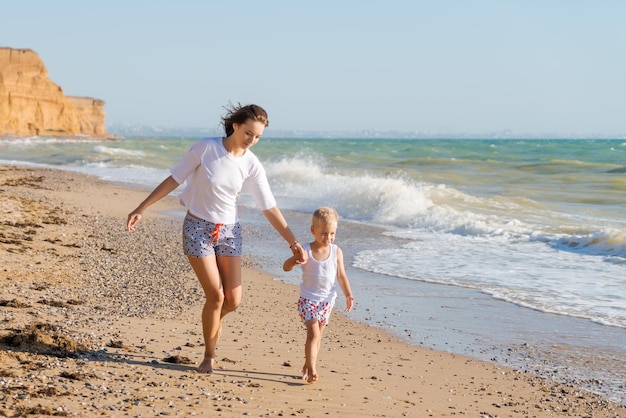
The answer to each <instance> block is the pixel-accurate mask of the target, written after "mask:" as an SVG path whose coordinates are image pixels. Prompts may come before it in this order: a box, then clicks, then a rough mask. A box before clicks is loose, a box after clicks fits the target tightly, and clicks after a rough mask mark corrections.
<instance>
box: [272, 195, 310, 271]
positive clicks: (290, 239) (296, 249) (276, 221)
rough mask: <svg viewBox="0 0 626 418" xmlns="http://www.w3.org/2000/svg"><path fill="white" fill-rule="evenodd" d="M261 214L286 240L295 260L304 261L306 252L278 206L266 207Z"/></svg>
mask: <svg viewBox="0 0 626 418" xmlns="http://www.w3.org/2000/svg"><path fill="white" fill-rule="evenodd" d="M263 215H265V217H266V218H267V220H268V221H269V222H270V224H271V225H272V226H273V227H274V229H275V230H276V232H278V233H279V234H280V236H281V237H283V238H284V239H285V241H287V244H288V245H289V248H290V249H291V251H292V252H293V255H294V256H296V260H297V262H298V263H299V264H303V263H306V260H307V254H306V251H304V248H302V244H300V242H298V240H297V239H296V236H295V235H294V233H293V232H291V229H289V225H287V221H286V220H285V217H284V216H283V214H282V212H281V211H280V209H278V207H276V206H274V207H273V208H271V209H267V210H264V211H263Z"/></svg>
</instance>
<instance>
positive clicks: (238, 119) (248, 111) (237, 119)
mask: <svg viewBox="0 0 626 418" xmlns="http://www.w3.org/2000/svg"><path fill="white" fill-rule="evenodd" d="M224 108H225V109H226V111H227V112H228V113H227V114H226V115H225V116H223V117H222V125H223V126H224V132H225V133H226V136H227V137H228V136H231V135H232V134H233V132H234V131H235V130H234V128H233V124H234V123H236V124H238V125H239V124H242V123H246V121H247V120H248V119H252V120H255V121H257V122H261V123H262V124H264V125H265V126H267V125H269V124H270V121H269V119H268V118H267V112H266V111H265V110H264V109H263V108H262V107H261V106H257V105H255V104H249V105H245V106H242V105H241V104H240V103H237V105H234V104H232V103H229V104H228V105H226V106H224Z"/></svg>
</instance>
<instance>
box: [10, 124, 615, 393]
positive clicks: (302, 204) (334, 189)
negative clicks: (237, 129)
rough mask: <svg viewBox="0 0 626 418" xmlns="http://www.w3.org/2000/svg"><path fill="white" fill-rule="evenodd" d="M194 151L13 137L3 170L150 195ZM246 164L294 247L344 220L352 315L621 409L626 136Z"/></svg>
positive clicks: (323, 146)
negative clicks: (44, 172) (263, 179)
mask: <svg viewBox="0 0 626 418" xmlns="http://www.w3.org/2000/svg"><path fill="white" fill-rule="evenodd" d="M198 139H199V138H197V137H156V136H153V137H122V138H119V139H117V140H108V141H98V140H90V139H86V138H84V139H78V140H77V139H76V138H40V137H30V138H8V139H5V140H2V141H0V164H2V165H20V166H31V167H47V168H57V169H61V170H70V171H76V172H81V173H86V174H91V175H95V176H97V177H99V178H100V179H102V180H104V181H108V182H112V183H117V184H123V185H126V186H129V187H134V188H139V189H145V190H146V191H148V190H150V189H151V188H153V187H155V186H156V185H157V184H158V183H159V182H160V181H162V180H163V179H164V178H165V177H167V176H168V175H169V171H168V170H169V168H171V167H172V166H173V165H174V164H176V162H177V161H178V160H179V159H180V157H181V156H182V154H183V153H184V152H185V151H186V150H187V149H188V148H189V146H190V145H191V144H192V143H193V142H195V141H197V140H198ZM252 151H253V152H254V153H255V154H256V155H257V156H258V157H259V158H260V160H261V161H262V163H263V165H264V167H265V169H266V171H267V175H268V178H269V180H270V184H271V187H272V190H273V192H274V195H275V197H276V199H277V201H278V205H279V207H280V208H281V210H282V211H283V213H284V214H285V217H286V218H287V220H288V222H289V223H290V225H291V227H292V229H293V230H294V231H295V232H296V234H297V235H298V238H299V239H300V240H301V241H305V240H307V239H311V236H310V232H309V226H310V219H311V218H310V217H311V213H312V212H313V211H314V210H315V209H316V208H317V207H319V206H332V207H334V208H336V209H337V211H338V213H339V215H340V222H339V228H338V233H337V239H336V243H337V244H338V245H339V246H340V247H341V248H342V249H343V251H344V255H345V258H346V259H345V264H346V266H347V273H348V277H349V279H350V282H351V285H352V288H353V291H354V293H355V298H356V305H355V309H354V310H353V311H352V312H351V313H350V314H349V316H350V317H352V318H353V319H355V320H357V321H361V322H364V323H366V324H369V325H372V326H374V327H377V328H380V329H381V330H384V331H387V332H391V333H392V334H394V335H396V336H398V337H399V338H402V339H403V340H405V341H406V342H408V343H410V344H414V345H419V346H423V347H428V348H432V349H436V350H444V351H448V352H452V353H457V354H462V355H467V356H470V357H474V358H478V359H481V360H486V361H490V362H494V363H496V364H500V365H506V366H509V367H512V368H513V369H515V370H519V371H520V372H532V373H535V374H538V375H540V376H542V377H545V378H546V379H552V380H554V381H559V382H562V383H571V384H575V385H577V386H580V387H583V388H584V389H586V390H589V391H592V392H594V393H599V394H601V395H603V396H606V397H607V398H609V399H611V400H614V401H617V402H621V403H625V404H626V139H624V138H621V139H424V138H419V139H408V138H402V139H394V138H372V139H367V138H354V139H351V138H301V137H298V138H287V137H284V138H282V137H281V138H272V137H263V138H262V139H261V141H260V142H259V143H258V144H257V145H255V146H254V148H252ZM177 192H178V191H177ZM175 193H176V192H175ZM240 201H241V221H242V224H243V225H244V227H245V231H247V232H246V234H247V236H248V238H247V239H246V241H245V249H244V252H245V253H246V255H247V256H250V257H252V258H254V259H255V260H256V261H257V262H258V263H259V265H260V267H261V268H262V269H263V270H265V271H267V272H269V273H271V274H273V275H274V276H275V277H276V280H279V281H283V282H286V283H292V284H297V283H298V281H299V277H298V274H297V271H294V272H290V273H284V272H282V270H281V265H282V261H283V260H284V258H286V257H288V256H289V251H288V248H286V247H285V243H284V242H283V240H282V238H280V237H279V236H278V234H277V233H276V232H274V231H273V229H272V228H271V227H270V226H269V224H268V223H267V222H266V221H265V219H264V218H263V216H262V214H261V212H260V211H259V210H257V209H255V208H254V203H253V201H252V199H251V198H250V197H249V196H246V195H243V196H241V199H240ZM136 203H138V202H136ZM136 203H133V204H132V206H133V207H134V205H136ZM120 204H128V203H127V202H120ZM131 209H132V208H131V207H129V211H130V210H131ZM183 213H184V211H183V209H182V208H181V210H180V212H177V213H173V214H172V215H173V216H180V217H181V218H182V216H183ZM296 270H297V269H296ZM337 303H338V304H339V306H341V305H342V303H343V299H342V298H341V297H339V298H338V302H337Z"/></svg>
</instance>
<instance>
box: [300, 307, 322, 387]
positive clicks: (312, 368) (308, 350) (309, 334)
mask: <svg viewBox="0 0 626 418" xmlns="http://www.w3.org/2000/svg"><path fill="white" fill-rule="evenodd" d="M323 332H324V325H322V324H321V323H320V322H319V321H318V320H317V319H311V320H309V321H307V322H306V343H305V345H304V355H305V362H304V367H303V368H302V379H303V380H306V381H307V382H309V383H313V382H315V381H316V380H317V368H316V364H317V355H318V353H319V351H320V347H321V343H322V333H323Z"/></svg>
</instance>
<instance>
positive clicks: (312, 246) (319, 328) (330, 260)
mask: <svg viewBox="0 0 626 418" xmlns="http://www.w3.org/2000/svg"><path fill="white" fill-rule="evenodd" d="M338 219H339V216H338V215H337V212H336V211H335V209H333V208H328V207H322V208H319V209H317V210H316V211H315V213H313V220H312V224H311V233H312V234H313V237H314V238H315V240H314V241H313V242H311V243H308V244H304V245H303V248H304V251H305V252H306V253H307V254H308V259H306V260H307V261H306V262H304V263H303V262H301V261H299V259H298V255H294V256H293V257H291V258H289V259H287V260H286V261H285V262H284V264H283V270H285V271H291V270H293V268H294V267H295V266H296V265H300V266H301V267H302V283H301V284H300V299H298V311H299V312H300V318H301V319H302V321H303V322H304V324H305V325H306V330H307V333H306V344H305V346H304V354H305V357H306V360H305V363H304V367H303V368H302V379H303V380H306V381H307V382H309V383H313V382H315V381H316V380H317V378H318V376H317V369H316V362H317V355H318V353H319V351H320V345H321V343H322V333H323V332H324V327H325V326H326V325H328V321H329V320H330V313H331V311H332V309H333V306H334V305H335V298H336V297H337V284H339V287H341V290H342V291H343V294H344V295H345V297H346V309H345V311H344V312H350V311H351V310H352V305H353V304H354V297H352V291H351V290H350V282H348V277H347V276H346V271H345V268H344V264H343V253H342V251H341V249H340V248H339V247H338V246H336V245H335V244H333V242H334V241H335V235H336V234H337V221H338Z"/></svg>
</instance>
